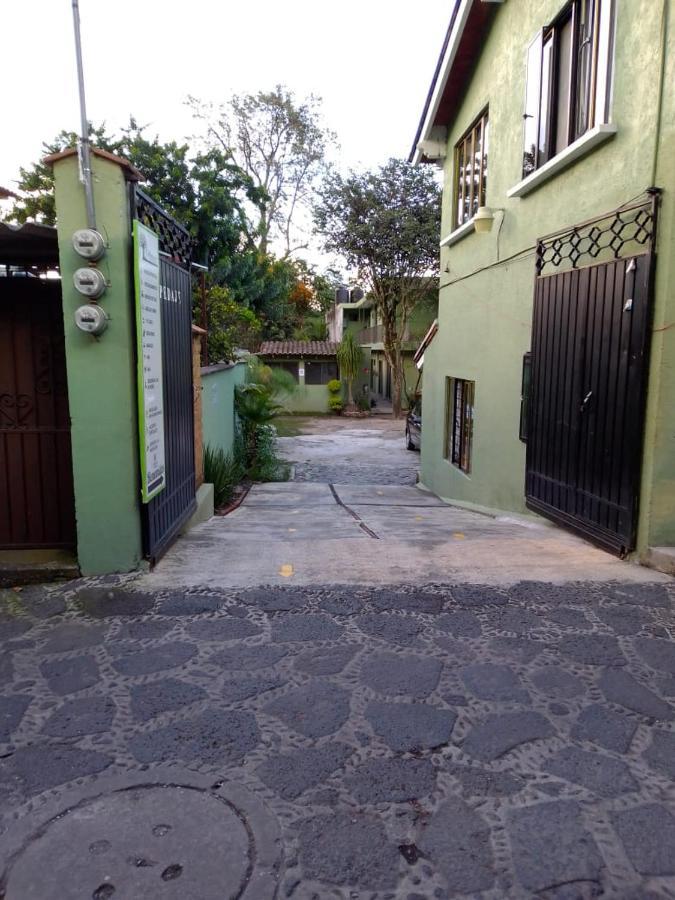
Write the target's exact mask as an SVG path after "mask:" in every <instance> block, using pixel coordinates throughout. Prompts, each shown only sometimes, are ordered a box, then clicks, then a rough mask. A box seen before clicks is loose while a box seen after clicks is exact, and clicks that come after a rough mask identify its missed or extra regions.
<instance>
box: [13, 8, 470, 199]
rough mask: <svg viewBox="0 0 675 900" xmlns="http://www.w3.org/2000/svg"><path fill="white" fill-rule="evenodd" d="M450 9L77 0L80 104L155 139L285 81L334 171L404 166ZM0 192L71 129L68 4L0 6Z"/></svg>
mask: <svg viewBox="0 0 675 900" xmlns="http://www.w3.org/2000/svg"><path fill="white" fill-rule="evenodd" d="M452 5H453V0H423V2H421V3H410V2H406V3H402V2H396V0H393V2H392V0H337V2H333V3H326V2H325V0H285V2H284V0H276V2H275V0H236V2H233V0H189V2H186V0H184V2H178V0H112V2H106V0H80V12H81V18H82V40H83V44H84V66H85V78H86V81H87V108H88V110H87V111H88V115H89V118H90V119H91V120H92V121H94V122H100V121H101V120H105V121H106V122H107V124H108V126H109V127H110V129H111V130H116V128H117V127H118V126H119V125H122V124H125V123H126V122H127V121H128V118H129V114H130V113H133V114H134V115H135V116H136V118H137V119H138V121H139V122H141V123H148V124H149V125H150V132H156V133H158V134H159V136H160V138H161V139H164V140H166V139H171V138H175V139H177V140H181V139H183V138H185V137H187V136H188V135H190V134H192V133H194V131H195V126H194V125H193V122H192V119H191V117H190V115H189V113H188V111H187V109H186V108H185V107H184V105H183V100H184V98H185V97H186V96H187V95H188V94H194V95H195V96H197V97H201V98H204V99H211V100H216V101H217V100H220V99H226V98H227V97H228V96H229V95H230V94H231V93H242V92H245V93H249V92H255V91H257V90H261V89H265V90H266V89H269V88H270V87H272V86H273V85H274V84H276V83H278V82H280V83H282V84H285V85H287V86H288V87H289V88H291V89H292V90H294V91H295V92H296V94H298V95H299V96H303V95H306V94H308V93H310V92H313V93H315V94H319V95H320V96H322V97H323V100H324V106H323V109H324V118H325V121H326V124H327V125H328V126H329V127H331V128H332V129H333V130H334V131H336V132H337V134H338V139H339V142H340V144H341V151H340V155H339V157H338V159H337V162H338V164H339V165H340V166H341V167H344V168H346V167H349V166H359V165H365V166H374V165H377V164H379V163H381V162H384V161H385V160H386V159H387V158H388V157H389V156H407V154H408V151H409V149H410V145H411V143H412V141H413V138H414V136H415V129H416V126H417V122H418V119H419V117H420V114H421V111H422V105H423V102H424V98H425V96H426V92H427V89H428V87H429V84H430V81H431V76H432V73H433V69H434V65H435V62H436V58H437V56H438V53H439V51H440V46H441V43H442V40H443V35H444V33H445V29H446V27H447V23H448V21H449V17H450V11H451V8H452ZM0 21H1V33H2V51H1V52H0V70H1V74H2V83H3V85H4V90H3V92H2V115H1V116H0V123H1V124H0V185H4V186H5V187H9V188H11V187H13V186H14V184H15V180H16V178H17V177H18V168H19V165H20V164H26V163H30V162H32V161H33V160H35V159H36V158H37V157H38V156H39V154H40V147H41V142H42V140H46V139H50V138H51V137H53V136H54V135H55V134H56V133H57V132H58V131H60V130H61V129H62V128H69V129H74V130H76V129H77V128H78V121H79V113H78V104H77V86H76V80H75V58H74V49H73V33H72V12H71V3H70V0H12V2H4V3H2V13H1V20H0Z"/></svg>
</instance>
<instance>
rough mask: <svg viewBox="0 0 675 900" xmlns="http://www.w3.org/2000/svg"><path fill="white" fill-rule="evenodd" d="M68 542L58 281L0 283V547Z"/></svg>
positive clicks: (69, 473) (70, 503) (70, 499)
mask: <svg viewBox="0 0 675 900" xmlns="http://www.w3.org/2000/svg"><path fill="white" fill-rule="evenodd" d="M75 544H76V539H75V500H74V495H73V467H72V459H71V448H70V416H69V413H68V388H67V379H66V357H65V349H64V336H63V313H62V310H61V282H60V281H58V280H56V279H54V280H46V279H44V280H43V279H41V278H38V277H30V276H29V275H28V274H26V273H24V274H23V277H5V278H0V548H2V549H36V548H57V547H61V548H68V549H72V548H74V547H75Z"/></svg>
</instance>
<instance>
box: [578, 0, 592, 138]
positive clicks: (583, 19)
mask: <svg viewBox="0 0 675 900" xmlns="http://www.w3.org/2000/svg"><path fill="white" fill-rule="evenodd" d="M595 4H596V0H580V3H579V34H578V44H577V51H576V53H577V85H576V109H575V117H574V135H575V137H581V135H582V134H584V133H585V132H586V131H588V129H589V128H590V127H591V119H590V114H591V110H590V102H591V82H592V78H593V25H594V7H595Z"/></svg>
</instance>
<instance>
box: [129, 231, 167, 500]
mask: <svg viewBox="0 0 675 900" xmlns="http://www.w3.org/2000/svg"><path fill="white" fill-rule="evenodd" d="M133 236H134V284H135V292H136V344H137V357H138V430H139V438H140V440H139V445H140V451H141V492H142V496H143V503H147V502H148V501H149V500H151V499H152V498H153V497H154V496H155V495H156V494H159V492H160V491H163V490H164V488H165V487H166V465H165V460H164V392H163V379H162V306H161V301H160V293H159V239H158V237H157V235H156V234H155V232H154V231H151V230H150V229H149V228H146V227H145V225H143V224H141V222H139V221H137V220H135V221H134V231H133Z"/></svg>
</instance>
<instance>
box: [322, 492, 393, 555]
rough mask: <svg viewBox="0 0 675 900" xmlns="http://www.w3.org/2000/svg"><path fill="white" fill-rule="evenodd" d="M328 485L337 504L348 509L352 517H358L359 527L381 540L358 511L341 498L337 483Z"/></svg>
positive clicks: (369, 535) (370, 535)
mask: <svg viewBox="0 0 675 900" xmlns="http://www.w3.org/2000/svg"><path fill="white" fill-rule="evenodd" d="M328 487H329V488H330V492H331V494H332V495H333V497H334V498H335V502H336V503H337V505H338V506H341V507H342V508H343V509H346V510H347V512H348V513H349V515H350V516H352V518H354V519H356V521H357V522H358V523H359V528H360V529H361V530H362V531H365V533H366V534H367V535H368V537H371V538H374V539H375V540H376V541H379V540H380V536H379V535H377V534H375V532H374V531H373V530H372V528H368V526H367V525H366V523H365V522H364V521H363V519H362V518H361V516H360V515H359V514H358V513H357V512H355V511H354V510H353V509H351V507H349V506H347V504H346V503H343V502H342V500H340V498H339V496H338V492H337V491H336V490H335V485H333V484H329V485H328Z"/></svg>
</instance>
